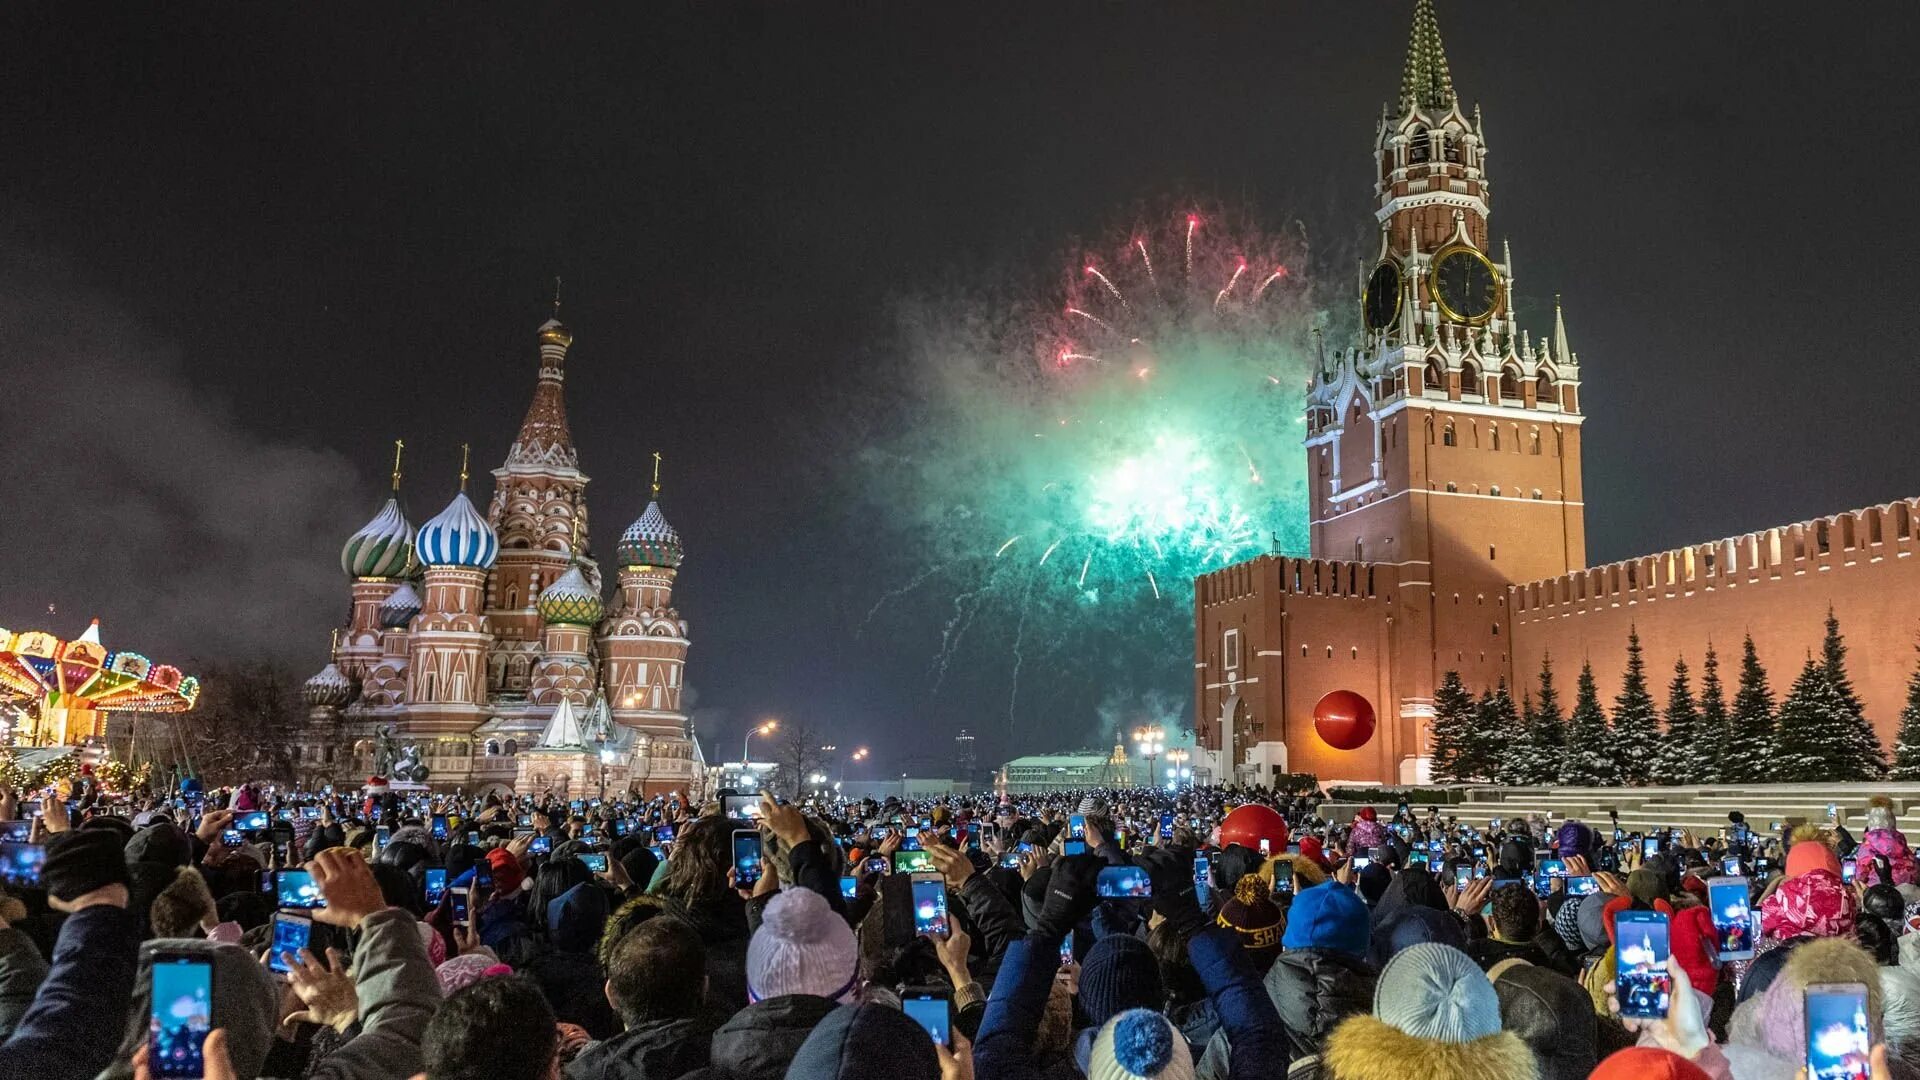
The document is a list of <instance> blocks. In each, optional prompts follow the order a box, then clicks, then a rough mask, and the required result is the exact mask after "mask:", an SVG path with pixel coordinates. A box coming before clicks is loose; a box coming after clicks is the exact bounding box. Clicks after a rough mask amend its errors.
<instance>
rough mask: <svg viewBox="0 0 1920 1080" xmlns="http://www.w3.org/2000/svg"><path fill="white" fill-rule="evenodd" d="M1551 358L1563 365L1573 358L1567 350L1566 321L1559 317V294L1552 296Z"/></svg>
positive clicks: (1571, 352)
mask: <svg viewBox="0 0 1920 1080" xmlns="http://www.w3.org/2000/svg"><path fill="white" fill-rule="evenodd" d="M1553 358H1554V360H1556V361H1558V362H1559V363H1562V364H1565V363H1567V362H1569V361H1570V360H1571V359H1572V358H1573V351H1572V350H1571V349H1568V348H1567V320H1565V319H1563V318H1561V317H1560V294H1559V293H1554V294H1553Z"/></svg>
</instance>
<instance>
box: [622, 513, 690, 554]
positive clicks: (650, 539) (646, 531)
mask: <svg viewBox="0 0 1920 1080" xmlns="http://www.w3.org/2000/svg"><path fill="white" fill-rule="evenodd" d="M614 551H615V553H616V554H617V555H618V556H619V558H620V565H621V566H664V567H666V568H668V569H673V568H674V567H677V566H679V565H680V560H681V558H682V557H683V556H684V555H685V554H686V553H685V552H684V551H683V550H681V547H680V534H679V533H677V532H674V531H673V526H671V525H669V524H667V517H666V515H665V514H662V513H661V512H660V504H659V503H657V502H650V503H648V504H647V509H646V511H645V512H644V513H642V514H641V515H640V517H639V519H638V520H636V521H635V522H634V523H633V524H631V525H629V526H627V531H626V532H624V533H621V534H620V543H619V545H618V546H617V547H615V549H614Z"/></svg>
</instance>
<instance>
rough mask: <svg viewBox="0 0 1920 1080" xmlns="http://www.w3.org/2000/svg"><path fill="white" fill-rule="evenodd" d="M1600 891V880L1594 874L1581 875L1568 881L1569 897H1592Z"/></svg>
mask: <svg viewBox="0 0 1920 1080" xmlns="http://www.w3.org/2000/svg"><path fill="white" fill-rule="evenodd" d="M1599 891H1600V880H1599V879H1598V878H1596V877H1594V876H1593V875H1592V874H1581V875H1580V876H1578V877H1570V878H1568V879H1567V895H1568V896H1592V895H1593V894H1594V893H1597V892H1599Z"/></svg>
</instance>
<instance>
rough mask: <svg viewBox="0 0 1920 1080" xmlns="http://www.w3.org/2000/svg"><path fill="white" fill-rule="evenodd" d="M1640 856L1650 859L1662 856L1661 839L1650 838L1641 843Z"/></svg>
mask: <svg viewBox="0 0 1920 1080" xmlns="http://www.w3.org/2000/svg"><path fill="white" fill-rule="evenodd" d="M1640 854H1642V855H1644V856H1646V857H1648V858H1652V857H1653V856H1655V855H1658V854H1660V838H1659V837H1657V836H1649V837H1647V838H1646V839H1644V840H1642V841H1640Z"/></svg>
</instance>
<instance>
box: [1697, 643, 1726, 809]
mask: <svg viewBox="0 0 1920 1080" xmlns="http://www.w3.org/2000/svg"><path fill="white" fill-rule="evenodd" d="M1698 730H1699V734H1698V737H1697V738H1698V742H1699V746H1700V750H1699V753H1697V754H1696V755H1695V756H1694V776H1693V782H1694V783H1696V784H1717V783H1719V782H1720V781H1721V773H1722V770H1723V768H1724V766H1725V763H1726V756H1727V692H1726V688H1725V687H1723V686H1721V685H1720V657H1719V655H1718V654H1717V653H1715V652H1714V651H1713V643H1712V642H1711V641H1709V642H1708V643H1707V655H1706V659H1704V660H1702V661H1701V662H1700V720H1699V729H1698Z"/></svg>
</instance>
